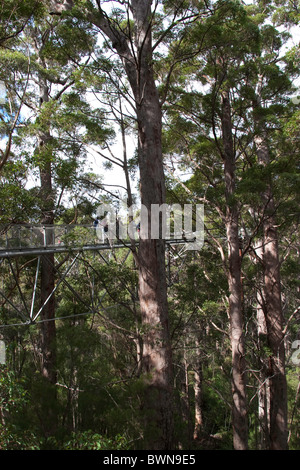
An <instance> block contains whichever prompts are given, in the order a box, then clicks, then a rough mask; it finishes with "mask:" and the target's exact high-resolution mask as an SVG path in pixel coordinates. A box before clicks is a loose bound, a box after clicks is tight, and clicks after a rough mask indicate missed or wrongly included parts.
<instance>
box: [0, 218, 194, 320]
mask: <svg viewBox="0 0 300 470" xmlns="http://www.w3.org/2000/svg"><path fill="white" fill-rule="evenodd" d="M192 241H193V240H192V239H191V238H190V239H189V240H187V239H184V238H177V239H176V238H171V239H168V240H165V243H166V275H167V284H168V286H169V287H171V285H172V284H173V283H174V282H176V281H178V277H179V273H180V271H181V269H182V267H183V265H184V264H185V261H186V259H187V255H188V253H190V252H189V251H188V250H187V245H188V243H191V242H192ZM135 244H136V246H138V245H139V238H138V233H137V234H136V240H135ZM132 248H133V245H132V241H131V240H130V239H128V240H122V241H121V240H119V241H118V240H117V239H116V238H115V239H114V240H109V239H108V238H107V237H106V235H105V234H104V232H103V231H102V227H100V228H99V229H98V228H95V227H92V226H85V225H68V226H62V225H56V226H29V225H14V226H11V227H9V228H7V227H2V229H1V227H0V270H1V271H2V273H3V274H5V275H6V276H8V279H10V280H11V281H10V282H11V284H10V285H9V288H7V286H5V284H4V282H2V284H1V283H0V300H1V301H0V312H1V311H2V309H3V308H4V307H5V308H6V310H7V308H8V309H9V310H10V311H11V312H12V313H13V312H14V313H16V314H17V316H18V317H19V319H20V320H21V321H22V323H18V325H19V324H20V325H31V324H34V323H35V322H37V320H38V317H39V316H40V314H41V312H42V311H43V309H44V308H45V305H46V304H47V302H48V301H49V299H50V298H51V297H52V296H53V295H54V294H55V292H56V291H57V290H58V289H59V288H63V289H69V290H70V291H72V293H73V296H74V298H76V299H77V302H78V303H79V304H82V305H85V308H86V312H87V313H86V314H90V313H95V312H96V313H99V312H102V313H103V312H106V311H107V310H108V309H109V308H111V307H110V306H109V307H105V308H104V306H103V303H102V302H103V299H104V297H106V294H104V295H102V297H101V299H97V293H96V292H94V287H93V295H92V296H91V301H90V303H88V304H87V303H86V301H84V300H83V299H82V298H81V297H80V295H79V294H78V293H77V292H76V291H75V290H74V288H73V287H72V285H71V283H70V281H68V278H70V276H72V271H74V270H75V275H76V269H78V266H79V264H80V263H83V265H84V266H86V268H87V269H90V270H91V273H92V274H91V277H93V276H94V271H95V269H94V268H93V266H92V265H91V264H90V260H89V259H87V258H86V257H87V256H88V254H87V252H88V251H94V253H95V255H96V254H98V256H99V258H98V259H99V261H100V262H101V263H105V264H109V262H110V261H111V260H112V259H115V261H116V262H117V258H116V257H115V253H116V251H115V250H117V249H125V250H122V256H121V257H119V259H118V263H120V265H123V264H124V263H125V261H126V259H127V257H128V256H129V255H130V253H132ZM104 250H105V251H104ZM50 253H54V264H53V261H51V260H50V259H49V257H48V256H45V257H44V256H43V255H47V254H50ZM59 253H65V256H64V257H63V259H62V260H61V259H57V257H56V256H55V255H56V254H57V255H59ZM25 255H26V256H28V257H29V256H31V257H32V258H31V259H29V260H28V261H27V260H26V261H25V260H24V262H22V263H21V264H23V265H24V266H23V267H25V266H26V265H28V263H30V265H31V266H32V269H33V270H35V273H33V274H34V280H33V281H32V283H33V285H32V288H31V289H30V287H29V288H28V286H27V287H26V289H24V285H23V284H24V283H23V282H22V279H21V277H20V276H22V272H23V271H22V270H23V268H21V270H20V266H19V257H23V256H25ZM42 258H45V260H46V261H47V263H49V266H50V265H51V266H52V269H54V271H55V278H56V282H55V287H54V289H53V291H52V292H51V293H50V295H49V297H48V298H47V299H46V301H45V302H44V304H43V305H39V304H38V302H37V301H36V297H38V294H37V291H38V284H39V277H40V264H41V259H42ZM34 266H35V268H34ZM76 266H77V268H76ZM24 269H25V268H24ZM130 294H131V298H134V296H135V293H134V292H131V293H130ZM96 299H97V300H96ZM56 319H59V318H55V319H53V320H56ZM3 326H9V325H2V323H1V322H0V329H1V328H2V327H3Z"/></svg>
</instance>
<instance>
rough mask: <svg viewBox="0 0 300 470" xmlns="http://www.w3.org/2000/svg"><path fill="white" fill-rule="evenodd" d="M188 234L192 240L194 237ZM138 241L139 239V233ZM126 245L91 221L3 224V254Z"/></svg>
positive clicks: (181, 241)
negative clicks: (110, 236) (6, 226)
mask: <svg viewBox="0 0 300 470" xmlns="http://www.w3.org/2000/svg"><path fill="white" fill-rule="evenodd" d="M189 238H190V240H189V241H193V240H192V237H189ZM187 241H188V240H187V239H186V238H182V237H174V238H172V237H171V238H169V239H167V240H165V242H166V244H184V243H187ZM135 242H136V244H138V243H139V237H138V233H137V234H136V237H135ZM124 247H127V248H130V247H131V241H130V239H129V238H128V239H127V240H118V239H117V238H116V237H114V238H112V239H111V240H109V239H108V237H107V236H106V234H105V233H104V231H103V228H102V227H99V228H95V227H93V226H90V225H51V226H50V225H48V226H42V225H40V226H39V225H37V226H29V225H13V226H11V227H9V228H4V227H2V229H1V228H0V258H9V257H14V256H21V255H42V254H46V253H63V252H67V251H88V250H110V249H112V248H124Z"/></svg>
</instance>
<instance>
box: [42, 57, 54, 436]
mask: <svg viewBox="0 0 300 470" xmlns="http://www.w3.org/2000/svg"><path fill="white" fill-rule="evenodd" d="M42 65H43V66H45V64H42ZM39 91H40V108H41V110H42V106H43V104H44V103H47V102H48V101H49V90H48V86H47V81H46V79H44V78H43V77H39ZM38 138H39V142H38V149H37V151H38V155H39V157H38V158H39V171H40V200H41V204H42V205H41V224H42V226H43V236H44V243H45V244H46V245H48V246H49V245H51V244H53V229H52V227H51V226H52V225H53V220H54V194H53V188H52V168H51V158H50V156H49V148H47V144H48V143H49V141H50V139H51V135H50V132H49V131H48V130H40V131H39V136H38ZM40 273H41V274H40V276H41V277H40V282H41V296H40V301H41V306H43V309H42V311H41V356H42V376H43V377H44V378H45V379H46V381H47V384H48V387H47V388H46V389H45V394H44V396H43V397H42V403H43V404H42V408H43V414H42V416H41V421H42V425H43V428H44V433H45V437H46V438H48V437H50V436H53V434H54V433H55V431H56V429H57V413H56V404H57V394H56V382H57V372H56V344H55V341H56V326H55V321H54V318H55V297H54V294H52V292H53V289H54V286H55V271H54V254H53V253H50V254H45V255H43V256H42V257H41V265H40Z"/></svg>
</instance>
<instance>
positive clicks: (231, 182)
mask: <svg viewBox="0 0 300 470" xmlns="http://www.w3.org/2000/svg"><path fill="white" fill-rule="evenodd" d="M222 138H223V149H224V151H223V158H224V175H225V192H226V194H225V195H226V234H227V244H228V275H227V278H228V287H229V318H230V339H231V351H232V401H233V402H232V427H233V446H234V449H235V450H246V449H247V448H248V423H247V394H246V376H245V369H246V367H245V347H244V332H243V309H242V284H241V256H240V245H239V225H238V216H239V213H238V207H237V203H236V201H235V200H234V192H235V179H236V176H235V155H234V147H233V138H232V123H231V106H230V99H229V93H227V92H224V93H223V95H222Z"/></svg>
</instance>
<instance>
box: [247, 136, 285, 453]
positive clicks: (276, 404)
mask: <svg viewBox="0 0 300 470" xmlns="http://www.w3.org/2000/svg"><path fill="white" fill-rule="evenodd" d="M261 129H262V130H261V132H262V136H256V137H255V144H256V150H257V156H258V162H259V163H260V164H261V165H263V166H265V165H267V164H268V163H269V162H270V157H269V149H268V145H267V139H266V135H265V132H264V130H263V127H262V128H261ZM262 201H263V203H264V206H263V212H264V214H263V222H262V226H263V252H262V261H263V275H264V305H265V309H264V313H265V319H266V326H267V335H268V345H269V347H270V350H271V355H270V357H269V368H268V369H269V370H268V373H269V383H270V448H271V449H273V450H286V449H287V439H288V429H287V384H286V375H285V347H284V334H283V330H284V318H283V312H282V303H281V281H280V262H279V250H278V235H277V228H276V221H275V203H274V198H273V195H272V189H271V184H267V187H266V190H265V192H264V193H263V194H262Z"/></svg>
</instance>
